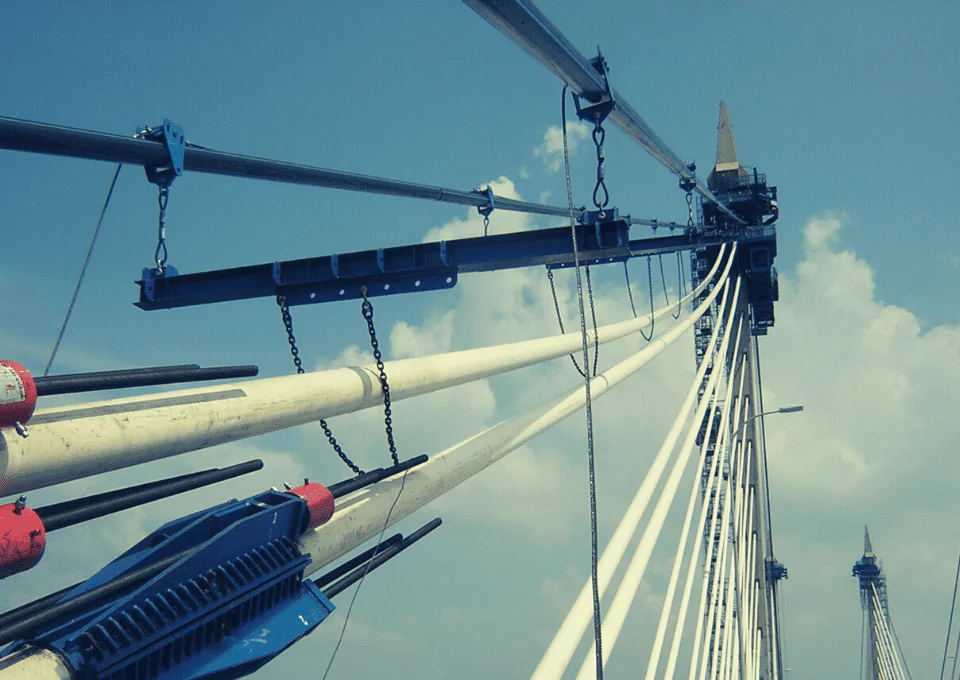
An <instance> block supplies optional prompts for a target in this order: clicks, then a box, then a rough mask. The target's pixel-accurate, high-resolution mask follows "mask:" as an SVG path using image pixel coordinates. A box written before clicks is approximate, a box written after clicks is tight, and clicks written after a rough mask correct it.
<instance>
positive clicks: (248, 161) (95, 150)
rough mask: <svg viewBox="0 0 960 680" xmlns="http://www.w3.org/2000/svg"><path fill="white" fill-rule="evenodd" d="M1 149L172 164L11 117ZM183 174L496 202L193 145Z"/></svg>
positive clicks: (107, 136)
mask: <svg viewBox="0 0 960 680" xmlns="http://www.w3.org/2000/svg"><path fill="white" fill-rule="evenodd" d="M0 149H7V150H10V151H28V152H32V153H41V154H51V155H55V156H68V157H71V158H87V159H90V160H98V161H109V162H112V163H127V164H129V165H142V166H148V165H149V166H156V165H163V164H164V163H167V162H168V156H167V150H166V147H165V146H164V144H163V142H160V141H153V140H148V139H135V138H133V137H124V136H123V135H115V134H111V133H107V132H95V131H92V130H80V129H77V128H70V127H65V126H62V125H52V124H49V123H38V122H35V121H29V120H22V119H19V118H9V117H6V116H0ZM183 169H184V170H190V171H193V172H201V173H205V174H210V175H229V176H232V177H247V178H250V179H261V180H268V181H271V182H283V183H287V184H304V185H307V186H316V187H325V188H328V189H343V190H344V191H360V192H365V193H372V194H385V195H388V196H403V197H406V198H419V199H425V200H430V201H439V202H441V203H453V204H456V205H467V206H473V207H477V208H480V207H487V206H489V205H490V197H489V196H488V195H487V193H486V192H480V191H458V190H456V189H447V188H445V187H440V186H433V185H428V184H416V183H413V182H404V181H401V180H395V179H387V178H384V177H374V176H372V175H361V174H357V173H352V172H344V171H342V170H330V169H328V168H320V167H316V166H312V165H302V164H299V163H287V162H284V161H275V160H270V159H268V158H258V157H256V156H244V155H241V154H235V153H227V152H225V151H215V150H213V149H207V148H205V147H199V146H195V145H190V144H189V142H188V143H187V146H186V148H185V150H184V158H183ZM495 198H496V201H495V203H496V208H497V210H508V211H511V212H524V213H532V214H537V215H558V216H563V217H566V216H567V215H569V214H570V213H569V210H568V208H566V207H559V206H550V205H543V204H541V203H531V202H528V201H518V200H515V199H512V198H502V197H500V196H497V197H495ZM574 215H575V216H576V217H577V218H582V217H583V209H582V208H579V209H577V210H575V211H574Z"/></svg>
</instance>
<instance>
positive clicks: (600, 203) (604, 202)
mask: <svg viewBox="0 0 960 680" xmlns="http://www.w3.org/2000/svg"><path fill="white" fill-rule="evenodd" d="M593 120H594V123H593V144H594V146H596V147H597V185H596V186H595V187H594V188H593V204H594V205H595V206H596V207H597V210H601V211H602V210H603V209H604V208H606V207H607V206H608V205H610V190H609V189H607V181H606V179H605V177H604V171H603V163H604V161H605V160H606V156H604V153H603V143H604V141H605V140H606V138H607V131H606V130H604V129H603V119H602V118H601V116H600V113H596V114H595V115H594V117H593ZM601 190H602V191H603V198H602V199H601V198H600V192H601ZM600 217H601V219H602V218H603V217H605V215H604V214H603V212H601V213H600Z"/></svg>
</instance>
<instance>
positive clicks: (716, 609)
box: [691, 317, 743, 680]
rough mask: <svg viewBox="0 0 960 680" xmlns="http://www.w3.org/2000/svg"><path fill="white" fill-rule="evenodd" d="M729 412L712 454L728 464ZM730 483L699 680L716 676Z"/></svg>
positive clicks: (729, 478) (730, 384) (730, 385)
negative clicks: (708, 664) (708, 665)
mask: <svg viewBox="0 0 960 680" xmlns="http://www.w3.org/2000/svg"><path fill="white" fill-rule="evenodd" d="M742 323H743V321H742V317H741V328H740V329H739V330H738V333H737V345H736V348H735V350H734V353H733V355H732V356H733V357H734V361H733V368H734V370H733V374H732V375H731V376H730V378H729V379H728V385H727V399H726V400H725V403H726V404H732V403H733V402H732V400H731V399H732V393H733V385H734V379H733V376H736V375H737V374H738V373H739V369H740V367H741V363H742V362H739V361H737V358H738V357H739V356H740V355H739V341H740V337H741V335H742ZM732 410H733V409H731V408H726V409H725V410H724V414H723V418H724V421H723V422H722V423H721V432H722V433H723V435H724V437H723V446H722V447H718V449H717V453H716V454H715V455H719V456H721V457H723V458H724V459H726V460H727V461H729V456H730V453H731V452H730V448H731V447H730V445H729V441H728V440H729V439H730V438H731V436H732V433H733V432H736V430H737V429H739V427H740V419H739V415H740V412H739V410H738V411H737V413H736V419H735V420H734V423H733V428H734V429H732V430H730V429H729V427H730V425H729V422H730V417H729V416H730V413H731V411H732ZM721 464H722V463H721ZM732 484H733V476H732V475H730V474H728V475H727V479H726V484H725V485H724V493H723V503H722V504H721V506H720V508H719V512H720V540H719V543H718V545H717V560H716V562H715V563H714V568H713V573H712V574H711V577H712V578H711V584H710V593H711V595H712V597H710V598H709V599H710V607H709V612H708V614H707V618H706V623H707V627H706V635H705V637H704V648H703V652H704V653H703V657H702V658H701V660H700V675H699V677H700V680H705V678H706V673H707V663H708V662H709V663H710V664H711V666H710V668H711V676H712V675H715V674H716V670H717V669H716V662H717V658H718V656H717V651H718V649H719V645H720V639H719V634H720V624H721V622H720V611H721V597H722V596H721V589H722V586H723V583H724V579H725V578H726V571H727V561H728V560H727V555H728V553H729V552H732V548H731V546H730V514H731V511H732V508H731V507H730V506H731V505H732V494H731V488H732ZM707 650H710V653H709V654H708V653H707ZM691 670H692V667H691Z"/></svg>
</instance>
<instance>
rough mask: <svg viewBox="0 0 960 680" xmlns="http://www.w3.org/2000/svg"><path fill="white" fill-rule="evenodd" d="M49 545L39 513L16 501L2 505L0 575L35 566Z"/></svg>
mask: <svg viewBox="0 0 960 680" xmlns="http://www.w3.org/2000/svg"><path fill="white" fill-rule="evenodd" d="M46 547H47V532H46V530H45V529H44V528H43V522H42V521H40V516H39V515H37V513H35V512H34V511H33V510H31V509H30V508H27V507H21V508H20V510H19V512H18V511H17V504H16V503H8V504H7V505H0V578H5V577H7V576H10V575H11V574H16V573H17V572H20V571H26V570H27V569H30V568H31V567H33V566H35V565H36V564H37V562H39V561H40V558H41V557H43V551H44V549H45V548H46Z"/></svg>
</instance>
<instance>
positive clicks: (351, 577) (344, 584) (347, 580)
mask: <svg viewBox="0 0 960 680" xmlns="http://www.w3.org/2000/svg"><path fill="white" fill-rule="evenodd" d="M442 523H443V521H442V520H441V519H440V518H439V517H437V518H436V519H433V520H431V521H429V522H427V523H426V524H424V525H423V526H422V527H420V528H419V529H417V530H416V531H414V532H413V533H412V534H410V535H409V536H407V537H406V538H405V539H403V541H401V542H400V543H399V544H398V545H395V546H394V547H392V548H389V549H387V550H385V551H383V552H381V553H379V554H377V556H376V557H374V558H373V559H371V560H370V562H369V563H367V564H364V565H362V566H360V567H357V568H356V569H354V570H353V571H352V572H350V573H349V574H347V575H346V576H344V577H343V578H342V579H340V580H339V581H337V582H336V583H334V584H333V585H332V586H330V587H329V588H327V589H326V590H325V591H323V594H324V596H326V598H327V599H330V598H333V597H335V596H336V595H339V594H340V593H342V592H343V591H344V590H346V589H347V588H349V587H350V586H352V585H353V584H354V583H356V582H357V581H359V580H360V579H361V578H363V577H364V575H365V574H369V573H370V572H371V571H373V570H374V569H376V568H377V567H379V566H380V565H381V564H383V563H384V562H388V561H389V560H391V559H393V558H394V557H396V556H397V555H398V554H400V553H401V552H403V551H404V550H406V549H407V548H409V547H410V546H411V545H413V544H414V543H416V542H417V541H419V540H420V539H421V538H423V537H424V536H426V535H427V534H429V533H430V532H431V531H433V530H434V529H436V528H437V527H438V526H440V525H441V524H442Z"/></svg>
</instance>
